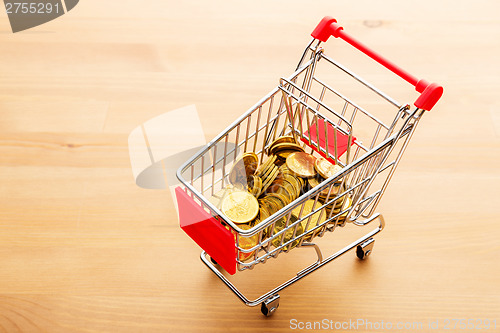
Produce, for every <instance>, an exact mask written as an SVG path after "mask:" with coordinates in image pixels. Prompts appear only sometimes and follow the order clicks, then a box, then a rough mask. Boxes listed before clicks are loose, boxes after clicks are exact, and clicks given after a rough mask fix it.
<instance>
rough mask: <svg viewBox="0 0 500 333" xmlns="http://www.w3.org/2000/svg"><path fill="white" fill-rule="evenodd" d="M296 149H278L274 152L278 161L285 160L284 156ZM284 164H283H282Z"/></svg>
mask: <svg viewBox="0 0 500 333" xmlns="http://www.w3.org/2000/svg"><path fill="white" fill-rule="evenodd" d="M296 151H297V150H288V149H287V150H280V151H278V152H276V156H277V157H278V159H279V160H280V161H285V162H286V158H287V157H288V155H290V154H291V153H295V152H296ZM283 165H284V164H283Z"/></svg>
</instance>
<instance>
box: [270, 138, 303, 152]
mask: <svg viewBox="0 0 500 333" xmlns="http://www.w3.org/2000/svg"><path fill="white" fill-rule="evenodd" d="M283 142H289V143H297V142H296V141H295V139H294V138H293V136H288V135H285V136H280V137H279V138H277V139H276V140H274V141H273V142H272V143H271V144H270V145H269V147H268V148H267V154H268V155H272V154H270V153H269V151H270V150H271V149H272V148H273V147H274V146H275V145H277V144H280V143H283Z"/></svg>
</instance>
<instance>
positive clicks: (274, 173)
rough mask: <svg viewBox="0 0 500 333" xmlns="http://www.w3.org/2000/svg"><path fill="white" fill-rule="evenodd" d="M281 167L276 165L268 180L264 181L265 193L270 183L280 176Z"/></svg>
mask: <svg viewBox="0 0 500 333" xmlns="http://www.w3.org/2000/svg"><path fill="white" fill-rule="evenodd" d="M278 172H279V168H278V167H277V166H275V167H274V169H273V171H271V173H270V174H269V176H267V178H266V180H264V181H263V184H262V193H265V192H266V190H267V188H268V187H269V185H271V183H272V182H273V181H274V179H276V177H277V176H278Z"/></svg>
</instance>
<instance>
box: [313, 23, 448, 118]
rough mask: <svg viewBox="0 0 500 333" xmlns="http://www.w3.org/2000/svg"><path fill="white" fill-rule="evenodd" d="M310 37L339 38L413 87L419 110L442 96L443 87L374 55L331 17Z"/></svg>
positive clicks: (317, 27)
mask: <svg viewBox="0 0 500 333" xmlns="http://www.w3.org/2000/svg"><path fill="white" fill-rule="evenodd" d="M311 36H313V37H314V38H315V39H319V40H320V41H322V42H326V41H327V40H328V38H330V36H333V37H335V38H341V39H343V40H344V41H346V42H347V43H349V44H351V45H352V46H354V47H355V48H357V49H358V50H360V51H361V52H363V53H364V54H366V55H367V56H369V57H370V58H372V59H373V60H375V61H377V62H378V63H380V64H381V65H383V66H384V67H386V68H387V69H389V70H391V71H392V72H394V73H395V74H397V75H398V76H400V77H401V78H403V79H404V80H406V81H407V82H409V83H410V84H411V85H413V86H414V87H415V90H416V91H418V92H419V93H420V94H421V95H420V96H419V97H418V98H417V100H416V101H415V103H414V104H415V106H416V107H418V108H420V109H423V110H427V111H429V110H431V109H432V107H433V106H434V105H435V104H436V103H437V101H439V99H440V98H441V96H442V95H443V87H441V86H440V85H438V84H436V83H430V84H429V83H428V82H427V81H425V80H419V79H418V78H417V77H415V76H413V75H411V74H410V73H408V72H407V71H405V70H404V69H402V68H401V67H399V66H397V65H395V64H394V63H392V62H390V61H389V60H387V59H386V58H384V57H382V56H381V55H380V54H378V53H376V52H375V51H373V50H372V49H370V48H369V47H367V46H366V45H364V44H362V43H360V42H359V41H357V40H356V39H354V38H352V37H351V36H349V35H348V34H347V33H346V32H345V31H344V28H343V27H342V26H340V25H339V24H338V23H337V20H336V19H334V18H333V17H331V16H325V17H324V18H323V19H322V20H321V22H319V24H318V25H317V26H316V28H315V29H314V31H313V32H312V33H311Z"/></svg>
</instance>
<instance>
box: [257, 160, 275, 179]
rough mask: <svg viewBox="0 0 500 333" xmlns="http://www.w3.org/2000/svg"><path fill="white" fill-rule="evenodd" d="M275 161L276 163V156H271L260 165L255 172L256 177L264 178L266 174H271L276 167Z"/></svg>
mask: <svg viewBox="0 0 500 333" xmlns="http://www.w3.org/2000/svg"><path fill="white" fill-rule="evenodd" d="M274 161H276V156H275V155H272V156H269V157H268V158H267V159H266V160H265V161H264V162H263V163H262V164H261V165H259V167H258V168H257V170H256V171H255V175H256V176H259V177H263V176H264V174H266V173H267V172H269V169H270V168H271V166H274Z"/></svg>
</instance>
